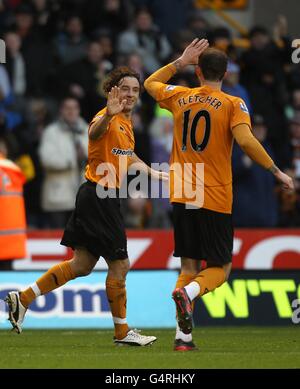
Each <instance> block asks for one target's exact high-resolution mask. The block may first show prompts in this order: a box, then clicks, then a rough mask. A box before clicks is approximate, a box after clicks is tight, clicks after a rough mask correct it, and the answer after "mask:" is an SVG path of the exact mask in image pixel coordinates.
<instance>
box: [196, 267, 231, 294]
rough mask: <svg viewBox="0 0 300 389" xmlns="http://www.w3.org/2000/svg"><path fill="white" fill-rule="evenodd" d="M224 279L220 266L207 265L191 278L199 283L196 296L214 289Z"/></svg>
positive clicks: (223, 272)
mask: <svg viewBox="0 0 300 389" xmlns="http://www.w3.org/2000/svg"><path fill="white" fill-rule="evenodd" d="M225 279H226V274H225V271H224V269H223V268H222V267H208V268H206V269H204V270H202V271H201V272H200V273H198V274H197V276H196V277H195V278H194V280H193V281H195V282H197V283H198V284H199V285H200V294H199V296H198V297H200V296H203V295H204V294H206V293H208V292H211V291H213V290H215V289H216V288H218V287H219V286H221V285H222V284H223V283H224V282H225Z"/></svg>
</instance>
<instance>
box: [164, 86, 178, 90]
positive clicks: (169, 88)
mask: <svg viewBox="0 0 300 389" xmlns="http://www.w3.org/2000/svg"><path fill="white" fill-rule="evenodd" d="M175 88H176V85H168V86H167V87H166V90H168V91H171V90H173V89H175Z"/></svg>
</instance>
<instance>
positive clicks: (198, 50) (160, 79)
mask: <svg viewBox="0 0 300 389" xmlns="http://www.w3.org/2000/svg"><path fill="white" fill-rule="evenodd" d="M207 47H208V41H207V40H206V39H201V40H199V39H198V38H197V39H194V40H193V42H192V43H190V44H189V45H188V46H187V47H186V49H185V50H184V52H183V53H182V55H181V56H180V57H179V58H178V59H177V60H176V61H174V62H172V63H170V64H168V65H166V66H164V67H162V68H161V69H159V70H157V71H156V72H155V73H153V74H152V75H151V76H150V77H148V78H147V79H146V81H145V82H144V87H145V89H146V91H147V92H148V93H149V94H150V95H151V96H152V97H153V98H154V99H155V100H160V97H161V90H162V88H164V87H165V84H166V82H168V81H169V79H170V78H171V77H173V76H174V74H175V73H176V72H177V71H178V70H181V69H183V68H185V67H186V66H188V65H198V60H199V56H200V55H201V54H202V53H203V51H204V50H205V49H207Z"/></svg>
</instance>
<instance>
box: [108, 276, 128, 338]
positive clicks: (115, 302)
mask: <svg viewBox="0 0 300 389" xmlns="http://www.w3.org/2000/svg"><path fill="white" fill-rule="evenodd" d="M106 294H107V298H108V302H109V305H110V310H111V314H112V317H113V321H114V326H115V337H116V339H123V338H125V336H126V335H127V332H128V331H129V327H128V325H127V322H126V301H127V300H126V287H125V281H124V280H123V281H122V280H116V279H113V278H110V277H107V278H106Z"/></svg>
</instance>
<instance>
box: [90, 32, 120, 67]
mask: <svg viewBox="0 0 300 389" xmlns="http://www.w3.org/2000/svg"><path fill="white" fill-rule="evenodd" d="M93 37H94V39H95V41H96V42H98V43H99V44H100V46H101V47H102V50H103V59H105V60H106V61H108V62H110V63H112V64H115V62H116V52H115V44H114V39H113V36H112V34H111V33H110V31H109V30H108V29H102V28H101V29H100V30H98V31H96V32H95V33H94V34H93Z"/></svg>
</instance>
